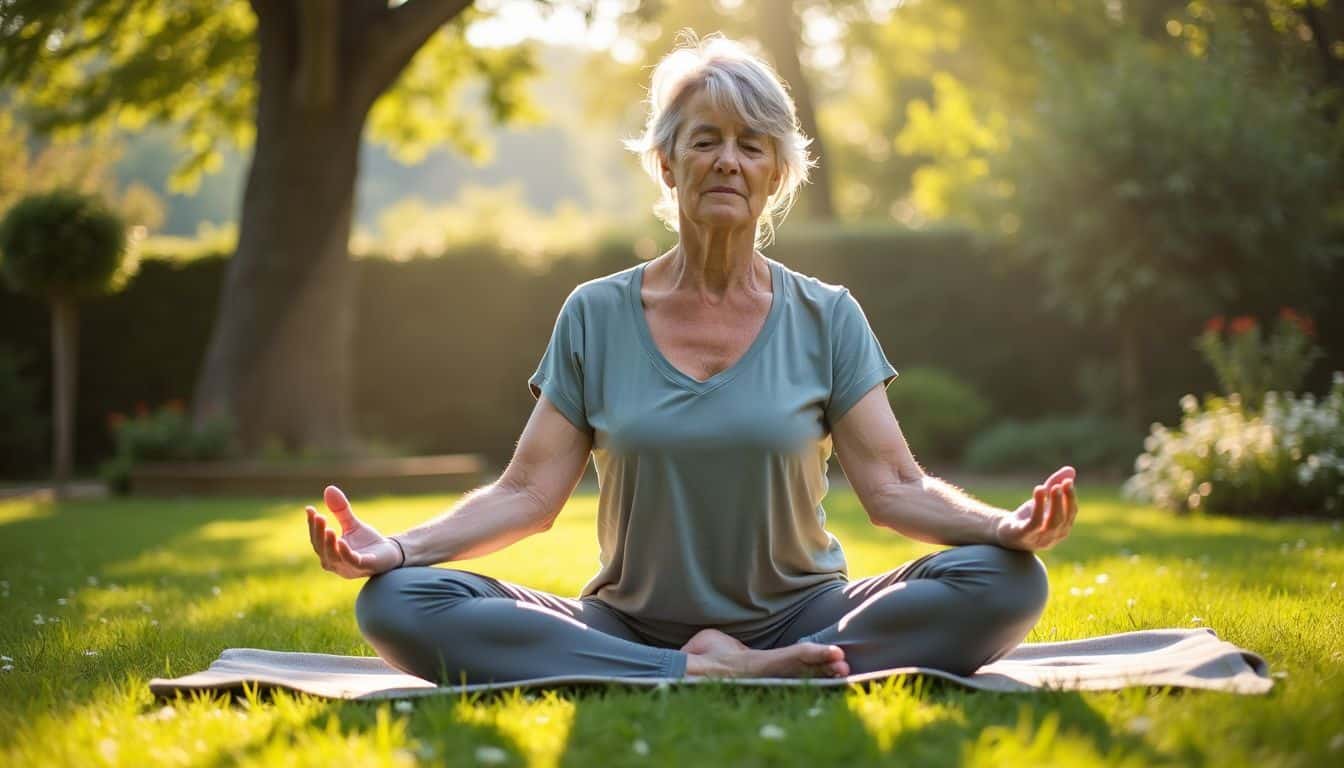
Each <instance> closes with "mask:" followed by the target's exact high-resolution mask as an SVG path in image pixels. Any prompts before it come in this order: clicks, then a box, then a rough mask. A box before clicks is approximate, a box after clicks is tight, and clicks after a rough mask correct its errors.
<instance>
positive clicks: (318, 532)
mask: <svg viewBox="0 0 1344 768" xmlns="http://www.w3.org/2000/svg"><path fill="white" fill-rule="evenodd" d="M313 535H314V536H315V537H316V539H317V540H316V541H315V542H314V543H313V549H314V550H316V551H317V556H318V557H320V558H321V559H322V565H323V566H326V565H327V552H326V541H327V519H326V518H325V517H323V516H321V515H315V516H314V517H313Z"/></svg>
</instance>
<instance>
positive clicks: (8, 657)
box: [0, 656, 14, 661]
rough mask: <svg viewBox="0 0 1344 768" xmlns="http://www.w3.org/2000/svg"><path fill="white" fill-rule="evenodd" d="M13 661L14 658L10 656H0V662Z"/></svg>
mask: <svg viewBox="0 0 1344 768" xmlns="http://www.w3.org/2000/svg"><path fill="white" fill-rule="evenodd" d="M13 660H14V657H12V656H0V661H13Z"/></svg>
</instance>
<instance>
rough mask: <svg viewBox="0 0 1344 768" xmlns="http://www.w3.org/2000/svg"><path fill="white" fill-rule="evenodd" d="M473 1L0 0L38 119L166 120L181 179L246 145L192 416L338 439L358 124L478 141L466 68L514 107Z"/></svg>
mask: <svg viewBox="0 0 1344 768" xmlns="http://www.w3.org/2000/svg"><path fill="white" fill-rule="evenodd" d="M470 5H471V2H470V0H409V1H407V2H395V0H392V1H390V0H342V2H333V1H331V0H250V2H249V3H246V4H245V3H242V2H241V1H240V0H234V1H233V2H228V3H219V2H211V1H210V0H177V1H176V2H166V1H164V0H159V1H158V2H155V1H153V0H113V1H111V2H96V1H94V0H0V87H8V89H9V91H10V94H9V95H10V96H12V97H14V98H15V99H16V101H17V103H18V104H19V106H21V107H22V108H23V110H24V114H25V116H26V118H27V120H28V122H29V123H30V124H31V125H33V126H34V127H35V128H36V129H37V130H39V131H43V132H48V133H55V132H60V131H62V130H65V131H69V130H70V129H72V128H78V129H83V130H105V129H110V128H112V127H114V126H115V127H120V128H123V129H124V128H133V127H136V126H140V125H143V124H145V123H146V122H147V121H161V122H165V123H170V124H173V125H176V126H178V127H179V128H180V130H181V136H182V139H183V141H184V143H185V145H186V146H187V147H188V149H189V154H188V157H187V159H186V161H185V162H184V164H183V167H182V168H181V169H180V172H179V173H178V174H177V176H176V179H177V181H178V182H179V183H180V184H190V182H191V180H192V179H193V177H195V176H197V175H199V174H200V173H201V172H203V171H208V170H211V169H212V168H213V167H217V166H218V164H219V162H220V157H221V155H220V151H219V150H220V148H221V146H222V144H223V143H224V142H226V141H227V140H230V139H232V140H233V141H234V142H236V143H238V144H240V145H246V144H249V143H251V144H253V146H254V150H253V155H252V160H251V166H250V168H249V171H248V174H247V181H246V187H245V191H244V198H243V203H242V208H241V211H242V213H241V221H240V222H239V234H238V245H237V250H236V252H235V253H234V255H233V258H232V259H231V260H230V263H229V267H228V270H227V275H226V277H225V282H224V285H223V288H222V293H221V295H220V300H219V304H218V312H217V316H216V320H215V325H214V330H213V333H212V335H211V339H210V343H209V346H208V348H207V350H206V353H205V358H204V361H203V363H202V366H201V369H200V374H199V378H198V381H197V386H196V393H195V397H194V398H193V410H194V415H195V418H196V419H197V421H198V422H200V421H203V420H204V419H206V418H207V417H208V416H210V415H211V414H215V413H223V414H226V415H228V416H230V417H232V418H233V419H234V420H235V423H236V425H237V428H238V435H239V438H240V440H241V443H242V447H243V448H244V449H245V450H247V451H255V450H256V449H257V448H259V447H260V446H261V445H262V444H264V443H265V442H266V441H267V440H275V439H278V440H280V441H281V442H282V443H283V444H284V445H285V446H287V447H290V448H295V447H299V446H304V447H314V448H319V449H329V450H330V449H337V450H339V449H344V448H347V447H349V442H350V437H351V435H352V431H353V425H352V423H351V421H352V414H351V389H352V387H351V380H352V373H353V372H352V371H351V369H350V360H351V355H350V354H349V350H348V345H349V344H350V339H351V333H352V327H353V323H354V318H353V316H352V311H351V307H352V304H353V302H352V294H353V291H352V289H353V285H352V278H353V275H354V271H353V269H352V265H351V262H350V259H349V253H348V247H347V241H348V239H349V234H350V226H351V215H352V210H353V203H354V192H355V182H356V178H357V175H358V170H359V168H358V158H359V148H360V144H361V141H362V138H363V136H364V134H365V127H366V123H367V124H368V126H369V128H370V130H371V132H372V134H373V137H374V138H377V139H382V140H385V141H388V142H390V143H392V144H393V145H394V146H395V147H397V148H398V150H399V151H400V152H401V153H402V155H403V157H409V158H411V159H414V157H415V156H416V155H417V154H418V153H423V152H424V151H425V150H426V149H427V148H428V147H429V146H432V145H433V144H436V143H439V142H442V141H449V142H451V143H454V144H455V145H457V146H458V147H460V148H463V149H465V150H467V151H469V152H476V151H479V150H480V145H479V142H478V140H477V133H476V132H475V131H474V130H473V120H472V115H471V112H470V111H469V110H467V109H464V108H463V107H462V105H461V104H460V103H459V101H458V99H457V96H458V91H459V89H460V87H461V86H462V85H464V84H466V83H469V82H471V81H473V80H476V79H483V80H484V82H485V85H486V88H485V102H486V104H487V105H488V107H489V109H490V111H491V113H492V114H493V116H494V117H495V118H496V119H508V118H510V117H513V116H517V115H519V114H521V113H523V112H525V111H526V110H527V108H528V102H527V99H526V97H525V94H524V91H523V90H522V88H521V83H522V79H523V77H524V76H525V75H526V74H528V73H529V72H530V71H531V69H532V66H531V59H530V55H529V53H528V52H527V51H526V50H524V49H513V50H495V51H487V50H480V49H476V48H473V47H471V46H469V45H468V44H467V43H466V41H465V39H464V36H463V30H464V28H465V23H466V20H467V18H468V16H469V15H470V14H471V13H472V11H471V10H470V8H469V6H470ZM445 25H446V26H445ZM441 29H442V31H441V32H440V30H441ZM394 85H395V87H394Z"/></svg>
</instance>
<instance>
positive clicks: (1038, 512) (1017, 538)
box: [996, 467, 1078, 552]
mask: <svg viewBox="0 0 1344 768" xmlns="http://www.w3.org/2000/svg"><path fill="white" fill-rule="evenodd" d="M1077 474H1078V473H1077V472H1075V471H1074V469H1073V467H1060V468H1059V469H1057V470H1055V473H1054V474H1053V475H1051V476H1050V477H1049V478H1048V479H1046V481H1045V483H1044V484H1043V485H1038V486H1036V490H1035V491H1034V492H1033V493H1032V495H1031V498H1030V499H1028V500H1027V501H1025V502H1023V503H1022V506H1020V507H1018V508H1017V509H1016V510H1014V511H1013V512H1012V513H1011V514H1008V515H1005V516H1004V517H1003V518H1002V519H1001V520H1000V521H999V526H998V530H997V531H996V532H997V534H998V538H999V544H1000V545H1001V546H1003V547H1006V548H1008V549H1021V550H1026V551H1027V552H1034V551H1036V550H1038V549H1049V548H1050V547H1053V546H1054V545H1056V544H1058V543H1059V542H1061V541H1063V540H1064V537H1065V536H1068V535H1069V530H1070V529H1072V528H1073V519H1074V518H1075V517H1077V516H1078V497H1077V496H1075V495H1074V492H1073V481H1074V478H1075V477H1076V476H1077Z"/></svg>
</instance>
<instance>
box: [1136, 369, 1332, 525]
mask: <svg viewBox="0 0 1344 768" xmlns="http://www.w3.org/2000/svg"><path fill="white" fill-rule="evenodd" d="M1181 409H1182V411H1183V412H1184V416H1183V417H1182V419H1181V426H1180V428H1179V429H1169V428H1167V427H1165V426H1163V425H1161V424H1154V425H1153V428H1152V433H1151V434H1150V435H1149V436H1148V438H1147V439H1146V440H1145V441H1144V448H1145V451H1144V453H1142V454H1141V455H1140V456H1139V457H1138V458H1137V459H1136V460H1135V462H1134V470H1135V471H1134V475H1133V476H1132V477H1131V478H1130V479H1129V480H1128V481H1127V482H1126V483H1125V493H1126V495H1127V496H1129V497H1130V498H1132V499H1136V500H1140V501H1146V502H1149V503H1152V504H1156V505H1157V506H1159V507H1162V508H1164V509H1169V510H1172V511H1175V512H1189V511H1191V510H1195V509H1204V510H1207V511H1209V512H1212V513H1215V514H1225V515H1237V516H1257V517H1283V516H1292V515H1322V514H1324V515H1326V516H1330V517H1344V372H1337V373H1335V375H1334V385H1333V386H1332V387H1331V389H1330V393H1329V395H1327V396H1326V397H1325V398H1323V399H1320V400H1318V399H1317V398H1316V396H1315V395H1313V394H1311V393H1307V394H1304V395H1294V394H1291V393H1289V394H1280V393H1277V392H1269V393H1266V395H1265V399H1264V408H1263V410H1262V411H1261V412H1260V413H1253V412H1251V411H1249V410H1248V409H1247V408H1246V407H1245V404H1244V403H1243V402H1242V400H1241V398H1240V397H1239V396H1237V395H1230V396H1228V397H1210V398H1208V399H1207V400H1206V401H1205V402H1204V403H1203V405H1201V404H1200V403H1199V401H1198V400H1197V399H1196V398H1195V396H1194V395H1186V396H1185V397H1184V398H1182V399H1181Z"/></svg>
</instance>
